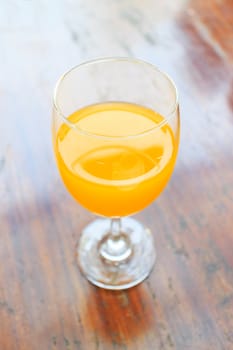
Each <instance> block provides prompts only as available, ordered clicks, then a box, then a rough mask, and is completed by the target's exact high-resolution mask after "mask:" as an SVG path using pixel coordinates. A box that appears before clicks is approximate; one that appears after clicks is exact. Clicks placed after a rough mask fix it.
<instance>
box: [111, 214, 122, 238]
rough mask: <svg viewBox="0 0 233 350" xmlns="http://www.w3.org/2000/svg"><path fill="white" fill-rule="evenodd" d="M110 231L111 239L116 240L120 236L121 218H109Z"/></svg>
mask: <svg viewBox="0 0 233 350" xmlns="http://www.w3.org/2000/svg"><path fill="white" fill-rule="evenodd" d="M110 232H111V234H112V239H114V240H118V239H119V238H120V237H121V218H112V219H111V228H110Z"/></svg>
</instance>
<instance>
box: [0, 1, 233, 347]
mask: <svg viewBox="0 0 233 350" xmlns="http://www.w3.org/2000/svg"><path fill="white" fill-rule="evenodd" d="M114 55H117V56H136V57H138V58H142V59H145V60H147V61H150V62H152V63H154V64H156V65H158V66H160V67H161V69H163V70H165V71H167V72H168V73H170V74H171V76H172V77H173V78H174V80H175V81H176V82H177V85H178V89H179V92H180V104H181V116H182V137H181V148H180V154H179V159H178V162H177V166H176V170H175V173H174V176H173V178H172V181H171V182H170V184H169V186H168V187H167V189H166V190H165V192H164V193H163V194H162V195H161V197H160V198H159V199H158V200H157V201H156V202H155V203H154V204H153V205H152V206H150V207H149V208H148V209H146V210H145V211H144V212H143V213H140V214H139V215H138V217H139V218H140V219H141V220H142V221H143V222H144V223H145V224H147V225H149V226H150V227H152V228H153V231H154V236H155V242H156V246H157V251H158V260H157V265H156V267H155V269H154V271H153V273H152V274H151V276H150V278H149V279H148V280H147V281H145V282H144V283H143V284H141V285H140V286H138V287H135V288H133V289H131V290H128V291H124V292H110V291H104V290H101V289H98V288H95V287H93V286H92V285H90V284H89V283H88V282H87V281H86V280H85V279H84V278H83V277H82V276H81V275H80V273H79V271H78V270H77V268H76V264H75V254H74V246H75V244H76V241H77V239H78V235H79V232H80V231H81V229H82V228H83V227H84V226H85V225H86V224H87V223H88V222H89V221H90V220H91V219H92V215H91V214H90V213H88V212H86V211H85V210H84V209H82V208H81V207H80V206H79V205H78V204H76V203H75V202H74V201H73V199H72V198H71V197H70V196H69V194H68V193H67V192H66V190H65V189H64V187H63V185H62V183H61V180H60V178H59V175H58V172H57V169H56V166H55V162H54V160H53V154H52V149H51V140H50V112H51V94H52V90H53V86H54V84H55V82H56V80H57V78H58V77H59V75H60V74H61V73H63V71H65V70H66V69H68V68H69V67H70V66H73V65H75V64H77V63H80V62H81V61H84V60H87V59H90V58H94V57H98V56H114ZM0 67H1V74H0V115H1V124H0V125H1V127H0V130H1V137H0V201H1V205H0V349H1V350H29V349H30V350H42V349H43V350H47V349H48V350H55V349H60V350H76V349H81V350H84V349H88V350H97V349H101V350H111V349H125V350H126V349H127V350H128V349H133V350H136V349H139V350H141V349H143V350H144V349H145V350H147V349H148V350H154V349H161V350H173V349H177V350H184V349H185V350H186V349H187V350H189V349H190V350H197V349H198V350H231V349H233V248H232V247H233V73H232V72H233V2H232V1H231V0H220V1H217V0H215V1H214V0H212V1H210V0H206V1H202V0H197V1H185V0H176V1H170V0H166V1H154V0H143V1H141V0H134V1H132V0H125V1H123V0H119V1H117V0H115V1H113V0H100V1H95V0H77V1H74V0H72V1H71V0H70V1H68V0H67V1H64V0H63V1H55V0H53V1H52V0H51V1H45V0H41V1H16V0H15V1H4V0H1V1H0Z"/></svg>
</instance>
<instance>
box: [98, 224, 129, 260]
mask: <svg viewBox="0 0 233 350" xmlns="http://www.w3.org/2000/svg"><path fill="white" fill-rule="evenodd" d="M132 250H133V249H132V246H131V242H130V238H129V236H128V234H127V233H126V232H123V230H122V224H121V218H112V219H111V223H110V228H109V232H108V233H107V234H106V236H105V237H104V238H103V239H102V241H101V242H100V255H101V256H102V258H104V260H105V262H107V263H111V264H114V265H116V264H119V263H122V262H125V261H126V260H127V259H128V258H129V257H130V256H131V254H132Z"/></svg>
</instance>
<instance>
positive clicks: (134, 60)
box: [53, 56, 179, 139]
mask: <svg viewBox="0 0 233 350" xmlns="http://www.w3.org/2000/svg"><path fill="white" fill-rule="evenodd" d="M111 61H112V62H114V61H122V62H123V61H126V62H129V63H134V64H139V65H144V66H147V67H149V68H150V69H152V70H154V71H155V72H157V73H160V74H162V75H163V76H164V77H165V78H166V79H167V80H168V81H169V83H170V84H171V86H172V88H173V90H174V92H175V101H174V103H173V105H172V108H171V111H170V112H169V113H167V114H166V115H164V114H163V115H162V116H163V118H164V120H163V121H162V122H160V123H159V124H157V125H156V126H154V127H153V128H150V129H148V130H145V131H143V132H140V133H137V134H131V135H127V136H112V135H111V136H108V135H101V134H97V133H92V132H89V131H86V130H84V129H82V128H80V127H78V126H77V125H75V124H73V123H72V122H70V121H69V120H68V118H67V117H65V115H64V114H63V113H62V110H61V108H60V107H59V105H58V102H57V94H58V90H59V87H60V85H61V83H62V82H63V81H64V79H65V78H66V76H67V75H68V74H70V73H71V72H72V71H74V70H76V69H79V68H82V67H84V66H89V65H92V64H96V63H104V62H111ZM105 102H107V103H108V102H125V103H130V102H129V101H105ZM96 104H98V103H96ZM178 105H179V101H178V90H177V87H176V84H175V82H174V80H173V79H172V78H171V77H170V76H169V75H168V74H167V73H165V72H164V71H162V70H160V69H159V68H158V67H157V66H155V65H154V64H152V63H149V62H146V61H144V60H141V59H138V58H131V57H117V56H116V57H101V58H96V59H92V60H88V61H85V62H82V63H80V64H77V65H75V66H73V67H71V68H70V69H68V70H67V71H65V73H63V74H62V75H61V76H60V78H59V79H58V81H57V83H56V85H55V88H54V92H53V107H54V109H55V110H56V113H57V114H58V115H59V116H60V117H61V119H62V120H63V121H64V123H65V124H67V125H68V126H69V127H70V128H72V129H75V130H77V131H78V132H80V133H82V134H84V135H86V136H94V137H98V138H105V139H106V138H107V139H117V138H119V139H128V138H133V137H138V136H141V135H145V134H147V133H151V132H152V131H154V130H156V129H159V128H161V127H162V126H164V125H166V124H167V123H168V122H169V120H170V119H171V118H172V117H173V115H174V113H175V112H176V110H177V109H178ZM88 106H90V105H87V106H83V107H82V108H85V107H88ZM143 107H146V106H143ZM146 108H148V107H146ZM151 110H152V111H154V110H153V109H151ZM154 112H156V111H154Z"/></svg>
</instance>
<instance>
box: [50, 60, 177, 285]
mask: <svg viewBox="0 0 233 350" xmlns="http://www.w3.org/2000/svg"><path fill="white" fill-rule="evenodd" d="M179 125H180V124H179V108H178V97H177V90H176V87H175V85H174V83H173V81H172V80H171V79H170V78H169V77H168V75H167V74H165V73H163V72H161V71H160V70H159V69H157V68H156V67H154V66H153V65H151V64H149V63H146V62H144V61H140V60H137V59H130V58H103V59H97V60H93V61H90V62H86V63H83V64H80V65H78V66H76V67H74V68H72V69H71V70H69V71H68V72H67V73H65V74H64V75H63V76H62V77H61V78H60V80H59V81H58V83H57V85H56V88H55V92H54V100H53V122H52V134H53V145H54V151H55V156H56V160H57V166H58V169H59V172H60V175H61V178H62V180H63V182H64V184H65V186H66V188H67V189H68V191H69V192H70V194H71V195H72V196H73V197H74V198H75V199H76V200H77V201H78V202H79V203H80V204H81V205H82V206H83V207H85V208H86V209H88V210H89V211H91V212H92V213H94V214H96V215H98V216H99V217H98V218H97V219H96V220H94V221H93V222H91V223H90V224H89V225H88V226H87V227H85V228H84V230H83V232H82V233H81V236H80V238H79V244H78V249H77V261H78V264H79V267H80V269H81V271H82V273H83V274H84V275H85V276H86V278H87V279H88V280H89V281H90V282H92V283H93V284H95V285H97V286H99V287H103V288H106V289H126V288H129V287H132V286H135V285H136V284H138V283H140V282H141V281H143V280H144V279H145V278H146V277H147V276H148V275H149V273H150V271H151V270H152V268H153V265H154V262H155V256H156V254H155V248H154V243H153V236H152V233H151V231H150V230H149V229H148V228H146V227H144V225H143V224H142V223H140V222H139V221H137V220H135V219H133V218H131V217H128V216H129V215H132V214H135V213H137V212H139V211H141V210H142V209H144V208H145V207H146V206H148V205H149V204H150V203H151V202H152V201H153V200H154V199H155V198H156V197H157V196H158V195H159V194H160V193H161V191H162V190H163V189H164V187H165V186H166V184H167V182H168V180H169V178H170V176H171V174H172V172H173V169H174V165H175V161H176V157H177V151H178V144H179Z"/></svg>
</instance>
